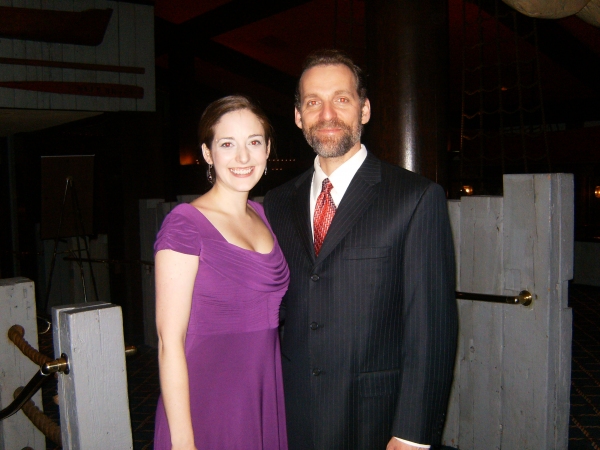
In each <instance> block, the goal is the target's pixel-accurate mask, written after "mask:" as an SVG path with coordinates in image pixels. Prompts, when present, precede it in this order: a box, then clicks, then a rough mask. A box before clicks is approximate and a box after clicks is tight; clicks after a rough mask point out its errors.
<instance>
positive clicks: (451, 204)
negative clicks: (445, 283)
mask: <svg viewBox="0 0 600 450" xmlns="http://www.w3.org/2000/svg"><path fill="white" fill-rule="evenodd" d="M460 211H461V202H460V201H459V200H449V201H448V215H449V217H450V227H451V228H452V238H453V241H454V249H455V258H456V290H457V291H460V251H459V249H460V223H461V216H460ZM458 308H459V316H463V315H464V313H463V312H462V311H461V308H462V306H461V302H459V303H458ZM461 327H462V324H461ZM464 347H465V345H464V342H463V339H462V333H459V335H458V348H457V352H456V362H455V364H454V382H453V386H452V390H451V391H450V399H449V401H448V411H447V414H446V426H445V429H444V436H443V442H444V444H446V445H449V446H452V447H455V446H456V445H457V443H458V434H459V415H460V409H459V399H460V396H459V394H460V383H459V380H460V373H461V372H460V369H461V361H462V360H463V359H464V357H465V354H464Z"/></svg>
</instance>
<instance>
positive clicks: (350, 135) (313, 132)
mask: <svg viewBox="0 0 600 450" xmlns="http://www.w3.org/2000/svg"><path fill="white" fill-rule="evenodd" d="M322 128H340V129H341V130H342V132H343V133H342V134H341V135H340V136H324V137H319V136H318V133H317V131H318V130H320V129H322ZM302 131H303V133H304V137H305V138H306V141H307V142H308V144H309V145H310V146H311V147H312V148H313V150H314V151H315V153H317V155H319V156H321V157H323V158H337V157H339V156H344V155H345V154H346V153H348V152H349V151H350V149H351V148H352V147H354V145H356V143H357V142H360V135H361V133H362V125H361V124H360V123H358V124H357V125H356V127H354V128H353V127H351V126H350V125H348V124H347V123H345V122H343V121H341V120H340V119H337V118H336V119H332V120H329V121H326V122H325V121H321V122H317V123H315V124H314V125H313V126H311V127H310V128H308V129H303V130H302Z"/></svg>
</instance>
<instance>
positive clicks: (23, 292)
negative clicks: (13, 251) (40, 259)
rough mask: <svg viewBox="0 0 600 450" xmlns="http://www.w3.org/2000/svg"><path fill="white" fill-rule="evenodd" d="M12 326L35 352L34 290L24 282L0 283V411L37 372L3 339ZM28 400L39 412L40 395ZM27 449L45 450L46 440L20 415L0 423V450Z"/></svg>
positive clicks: (27, 359) (34, 367)
mask: <svg viewBox="0 0 600 450" xmlns="http://www.w3.org/2000/svg"><path fill="white" fill-rule="evenodd" d="M13 325H21V326H22V327H23V328H24V330H25V339H26V340H27V341H28V342H29V344H31V346H32V347H34V348H38V340H37V336H38V335H37V321H36V305H35V289H34V285H33V281H31V280H29V279H27V278H23V277H18V278H4V279H0V333H1V334H2V337H3V338H2V340H0V368H1V369H2V370H0V409H3V408H6V407H7V406H8V405H10V404H11V402H12V401H13V398H14V397H13V393H14V391H15V389H17V388H18V387H21V386H25V385H26V384H27V383H28V382H29V380H31V378H32V377H33V376H34V375H35V374H36V372H38V371H39V369H40V368H39V367H38V366H37V365H36V364H34V363H33V362H31V360H30V359H29V358H27V357H26V356H25V355H23V354H22V353H21V351H20V350H19V349H17V347H15V345H14V344H13V343H12V342H11V341H9V340H8V339H7V338H6V333H7V332H8V329H9V328H10V327H11V326H13ZM49 356H51V355H49ZM32 400H33V401H34V403H35V404H36V406H37V407H38V408H42V393H41V391H38V392H37V393H36V394H35V395H34V396H33V398H32ZM27 446H29V447H32V448H35V449H36V450H38V449H45V448H46V439H45V437H44V435H43V434H42V433H41V432H40V431H39V430H38V429H37V428H35V427H34V426H33V424H32V423H31V421H30V420H29V419H28V418H27V417H26V416H25V415H24V414H23V412H21V411H19V412H17V413H16V414H15V415H13V416H11V417H9V418H7V419H4V420H2V421H0V450H13V449H20V448H24V447H27Z"/></svg>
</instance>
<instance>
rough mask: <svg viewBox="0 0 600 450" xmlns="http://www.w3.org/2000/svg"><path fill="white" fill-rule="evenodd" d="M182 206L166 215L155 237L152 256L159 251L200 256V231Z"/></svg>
mask: <svg viewBox="0 0 600 450" xmlns="http://www.w3.org/2000/svg"><path fill="white" fill-rule="evenodd" d="M184 207H185V206H184V205H183V204H182V205H178V206H177V207H175V208H174V209H173V210H172V211H171V212H170V213H169V214H168V215H167V217H165V220H164V221H163V223H162V226H161V227H160V231H159V232H158V234H157V235H156V242H155V243H154V254H155V255H156V253H157V252H158V251H160V250H174V251H176V252H179V253H185V254H187V255H200V248H201V242H200V230H199V229H198V225H197V224H196V223H195V222H194V221H193V220H192V218H191V217H190V216H189V215H188V214H187V209H184Z"/></svg>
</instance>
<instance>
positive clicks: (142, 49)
mask: <svg viewBox="0 0 600 450" xmlns="http://www.w3.org/2000/svg"><path fill="white" fill-rule="evenodd" d="M135 30H136V33H135V61H136V64H135V65H136V66H138V67H144V68H145V69H146V73H145V74H144V75H136V84H137V85H138V86H141V87H143V88H144V98H142V99H138V100H136V110H137V111H156V94H155V91H156V88H155V74H154V72H155V64H156V63H155V57H154V7H153V6H149V5H135Z"/></svg>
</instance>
